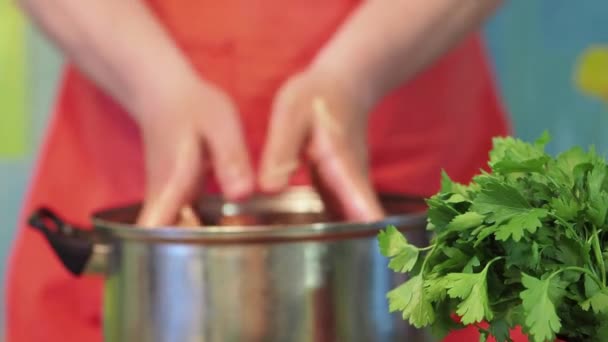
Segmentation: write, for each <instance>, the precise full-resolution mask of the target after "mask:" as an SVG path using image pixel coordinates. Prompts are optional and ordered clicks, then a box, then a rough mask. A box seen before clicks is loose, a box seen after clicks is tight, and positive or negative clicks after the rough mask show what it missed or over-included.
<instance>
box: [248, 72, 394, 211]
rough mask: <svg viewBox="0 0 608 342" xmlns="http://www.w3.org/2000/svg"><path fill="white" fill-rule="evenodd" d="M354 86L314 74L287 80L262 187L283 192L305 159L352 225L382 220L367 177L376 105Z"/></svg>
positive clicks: (331, 76)
mask: <svg viewBox="0 0 608 342" xmlns="http://www.w3.org/2000/svg"><path fill="white" fill-rule="evenodd" d="M370 102H371V101H369V100H368V99H367V96H366V94H365V92H364V91H363V90H362V89H357V87H356V85H355V84H353V82H349V80H347V79H345V78H341V77H340V76H339V75H337V74H334V73H332V72H330V71H327V70H319V69H310V70H307V71H305V72H303V73H300V74H298V75H296V76H293V77H292V78H291V79H289V80H288V81H287V82H286V83H285V84H284V85H283V86H282V87H281V89H280V90H279V92H278V93H277V96H276V98H275V101H274V104H273V108H272V116H271V120H270V126H269V132H268V136H267V139H266V145H265V147H264V152H263V155H262V163H261V170H260V173H259V186H260V188H261V190H262V191H265V192H277V191H281V190H282V189H284V188H285V187H286V186H287V185H288V183H289V178H290V175H291V174H292V173H293V172H294V171H296V169H297V168H298V166H299V165H300V161H301V159H300V158H301V157H303V158H304V159H305V160H306V161H307V162H309V163H311V166H312V170H311V171H312V172H313V175H314V176H315V178H316V181H317V183H318V184H317V186H319V187H320V188H321V190H322V191H323V192H324V194H325V195H327V196H328V197H330V198H331V199H333V200H334V201H335V204H337V205H338V206H339V210H340V211H341V214H343V215H344V216H345V217H346V218H347V219H351V220H363V221H368V220H375V219H379V218H381V217H382V216H383V211H382V209H381V206H380V204H379V202H378V199H377V197H376V194H375V191H374V189H373V186H372V184H371V181H370V179H369V175H368V162H367V121H368V113H369V111H370V110H371V107H372V105H373V104H372V103H370Z"/></svg>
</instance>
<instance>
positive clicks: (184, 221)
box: [176, 206, 202, 227]
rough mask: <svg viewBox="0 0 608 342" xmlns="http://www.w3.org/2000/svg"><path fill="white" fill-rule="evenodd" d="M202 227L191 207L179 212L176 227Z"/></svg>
mask: <svg viewBox="0 0 608 342" xmlns="http://www.w3.org/2000/svg"><path fill="white" fill-rule="evenodd" d="M201 225H202V222H201V220H200V219H199V217H198V215H196V213H195V212H194V209H193V208H192V207H191V206H186V207H183V208H182V209H181V210H180V211H179V216H178V219H177V223H176V226H179V227H199V226H201Z"/></svg>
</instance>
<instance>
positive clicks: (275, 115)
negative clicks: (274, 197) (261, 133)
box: [258, 91, 312, 193]
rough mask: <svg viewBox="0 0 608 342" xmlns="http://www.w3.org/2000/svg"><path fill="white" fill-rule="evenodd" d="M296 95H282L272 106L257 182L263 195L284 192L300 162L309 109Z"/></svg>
mask: <svg viewBox="0 0 608 342" xmlns="http://www.w3.org/2000/svg"><path fill="white" fill-rule="evenodd" d="M295 95H296V94H295V93H294V92H290V91H287V92H284V93H282V94H280V95H279V96H278V97H277V100H276V101H275V103H274V104H273V109H272V113H271V119H270V126H269V129H268V135H267V138H266V143H265V145H264V150H263V152H262V159H261V167H260V174H259V179H258V182H259V186H260V189H261V190H262V191H264V192H269V193H273V192H277V191H281V190H282V189H284V188H285V187H286V186H287V185H288V184H289V177H290V176H291V174H292V173H293V172H295V171H296V170H297V168H298V166H299V163H300V153H301V151H302V146H303V145H304V143H305V140H306V139H307V134H308V132H309V130H310V113H311V110H312V108H311V103H310V102H309V101H308V100H307V99H297V98H295Z"/></svg>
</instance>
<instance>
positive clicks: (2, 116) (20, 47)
mask: <svg viewBox="0 0 608 342" xmlns="http://www.w3.org/2000/svg"><path fill="white" fill-rule="evenodd" d="M25 87H26V41H25V19H24V18H23V16H22V15H21V13H20V11H19V10H18V8H17V7H16V6H15V2H14V1H11V0H0V158H10V159H15V158H21V157H24V156H25V155H26V153H27V149H28V143H29V139H28V132H29V116H28V114H29V113H28V112H27V109H26V107H27V99H26V88H25Z"/></svg>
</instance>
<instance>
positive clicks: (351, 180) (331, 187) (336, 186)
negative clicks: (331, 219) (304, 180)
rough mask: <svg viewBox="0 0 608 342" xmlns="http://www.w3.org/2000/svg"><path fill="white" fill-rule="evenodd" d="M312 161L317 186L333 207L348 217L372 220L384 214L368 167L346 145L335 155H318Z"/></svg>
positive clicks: (326, 201) (348, 218) (349, 218)
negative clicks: (362, 164)
mask: <svg viewBox="0 0 608 342" xmlns="http://www.w3.org/2000/svg"><path fill="white" fill-rule="evenodd" d="M312 162H313V165H312V167H313V170H312V172H313V180H314V182H315V183H316V184H315V185H316V187H317V188H318V189H319V192H320V193H321V195H322V197H323V198H324V201H325V203H327V204H328V206H329V207H330V208H331V209H333V210H335V211H338V213H339V214H340V215H341V216H343V218H345V219H347V220H355V221H373V220H378V219H381V218H382V217H383V216H384V212H383V210H382V207H381V205H380V203H379V201H378V198H377V196H376V193H375V190H374V188H373V185H372V183H371V181H370V180H369V178H368V176H367V171H366V169H365V168H362V167H361V162H360V161H358V160H357V158H356V157H355V156H354V155H353V154H350V153H349V152H348V149H347V147H346V146H342V147H339V148H338V151H336V154H335V155H330V154H325V155H323V154H321V155H317V156H316V157H314V160H313V161H312Z"/></svg>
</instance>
